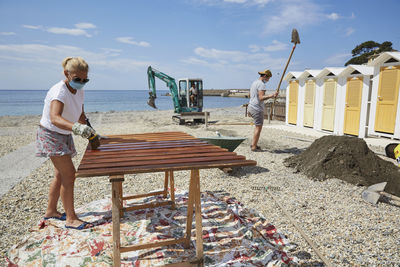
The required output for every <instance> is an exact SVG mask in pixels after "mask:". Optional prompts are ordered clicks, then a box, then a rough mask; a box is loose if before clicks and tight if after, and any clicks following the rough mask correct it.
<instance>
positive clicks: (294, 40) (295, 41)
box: [268, 29, 300, 123]
mask: <svg viewBox="0 0 400 267" xmlns="http://www.w3.org/2000/svg"><path fill="white" fill-rule="evenodd" d="M291 42H292V43H293V44H294V45H293V48H292V52H290V56H289V59H288V61H287V63H286V66H285V69H284V70H283V73H282V76H281V80H280V81H279V84H278V89H276V91H277V92H278V93H279V89H280V87H281V84H282V80H283V76H285V73H286V70H287V67H288V66H289V62H290V59H291V58H292V55H293V51H294V50H295V49H296V45H297V44H299V43H300V37H299V33H298V32H297V30H296V29H293V30H292V41H291ZM275 102H276V97H275V98H274V102H273V103H272V106H271V109H270V110H269V116H268V123H271V117H272V112H273V110H274V106H275Z"/></svg>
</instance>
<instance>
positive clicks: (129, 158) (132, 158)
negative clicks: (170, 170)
mask: <svg viewBox="0 0 400 267" xmlns="http://www.w3.org/2000/svg"><path fill="white" fill-rule="evenodd" d="M219 156H237V154H236V153H234V152H214V153H206V151H204V153H195V154H182V153H176V154H170V155H151V156H143V155H129V156H126V157H123V158H121V157H118V156H117V155H115V156H114V157H108V158H99V159H95V158H94V159H90V160H85V161H81V165H82V164H83V165H87V164H101V163H120V162H132V161H143V160H152V161H154V160H164V159H185V158H196V157H219Z"/></svg>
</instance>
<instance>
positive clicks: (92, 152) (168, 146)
mask: <svg viewBox="0 0 400 267" xmlns="http://www.w3.org/2000/svg"><path fill="white" fill-rule="evenodd" d="M207 145H208V146H212V145H209V144H207V143H205V142H203V143H200V142H199V143H186V144H165V145H157V146H148V145H147V146H136V147H128V148H124V147H116V148H105V149H103V148H102V147H101V146H100V147H99V148H98V149H93V150H87V153H88V154H101V153H103V152H108V151H124V150H136V149H158V148H175V147H196V146H207Z"/></svg>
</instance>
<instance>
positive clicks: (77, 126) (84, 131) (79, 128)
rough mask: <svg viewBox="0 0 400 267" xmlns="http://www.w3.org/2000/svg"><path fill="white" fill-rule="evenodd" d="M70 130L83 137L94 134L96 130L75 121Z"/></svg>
mask: <svg viewBox="0 0 400 267" xmlns="http://www.w3.org/2000/svg"><path fill="white" fill-rule="evenodd" d="M72 132H73V133H74V134H76V135H80V136H82V137H83V138H89V137H90V136H92V135H96V131H95V130H93V128H92V127H90V126H88V125H85V124H81V123H79V122H75V123H74V125H73V126H72Z"/></svg>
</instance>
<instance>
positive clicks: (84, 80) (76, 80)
mask: <svg viewBox="0 0 400 267" xmlns="http://www.w3.org/2000/svg"><path fill="white" fill-rule="evenodd" d="M72 80H73V81H74V82H78V83H87V82H88V81H89V79H81V78H79V77H75V78H72Z"/></svg>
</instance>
